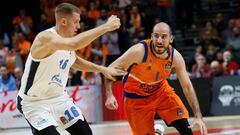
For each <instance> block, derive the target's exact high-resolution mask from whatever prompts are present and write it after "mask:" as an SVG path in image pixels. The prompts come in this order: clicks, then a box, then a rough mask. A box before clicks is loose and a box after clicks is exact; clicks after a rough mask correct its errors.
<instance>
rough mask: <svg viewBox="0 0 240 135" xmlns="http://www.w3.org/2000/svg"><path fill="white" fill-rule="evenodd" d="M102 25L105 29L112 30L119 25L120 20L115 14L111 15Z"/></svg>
mask: <svg viewBox="0 0 240 135" xmlns="http://www.w3.org/2000/svg"><path fill="white" fill-rule="evenodd" d="M104 26H105V27H106V29H107V31H113V30H116V29H118V28H119V27H120V26H121V22H120V19H119V18H118V17H117V16H116V15H111V16H110V17H109V18H108V20H107V22H106V23H105V24H104Z"/></svg>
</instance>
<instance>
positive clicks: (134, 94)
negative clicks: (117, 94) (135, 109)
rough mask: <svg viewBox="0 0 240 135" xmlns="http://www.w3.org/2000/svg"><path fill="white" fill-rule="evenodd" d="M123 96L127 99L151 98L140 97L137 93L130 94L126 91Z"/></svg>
mask: <svg viewBox="0 0 240 135" xmlns="http://www.w3.org/2000/svg"><path fill="white" fill-rule="evenodd" d="M123 95H124V96H125V97H127V98H146V97H149V96H140V95H138V94H136V93H128V92H126V91H124V93H123Z"/></svg>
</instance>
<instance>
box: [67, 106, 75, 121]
mask: <svg viewBox="0 0 240 135" xmlns="http://www.w3.org/2000/svg"><path fill="white" fill-rule="evenodd" d="M64 114H65V115H66V116H67V118H68V121H71V120H73V118H74V117H78V116H79V113H78V111H77V110H76V108H75V106H72V107H71V108H70V110H66V111H65V112H64Z"/></svg>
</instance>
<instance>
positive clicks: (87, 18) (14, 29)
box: [0, 0, 240, 135]
mask: <svg viewBox="0 0 240 135" xmlns="http://www.w3.org/2000/svg"><path fill="white" fill-rule="evenodd" d="M60 2H70V3H73V4H75V5H77V6H78V7H79V8H80V9H81V22H80V24H81V28H80V30H79V32H82V31H85V30H88V29H91V28H93V27H96V26H98V25H101V24H103V23H104V22H105V21H106V20H107V17H108V16H110V15H111V14H116V15H118V17H120V19H121V23H122V25H121V28H120V29H119V30H117V31H115V32H111V33H108V34H106V35H104V36H102V37H100V38H99V39H97V40H95V41H94V42H92V43H91V45H89V46H88V47H87V48H84V49H82V50H78V54H79V55H80V56H81V57H83V58H85V59H87V60H89V61H93V62H94V63H97V64H100V65H105V66H108V65H109V64H110V63H111V62H112V61H114V60H115V59H116V58H117V57H118V56H120V55H121V54H122V53H124V52H125V51H126V50H127V49H128V48H129V47H130V46H131V45H132V44H134V43H136V42H138V41H141V40H143V39H146V38H150V34H151V31H152V27H153V25H154V24H155V23H157V22H160V21H164V22H167V23H168V24H169V25H170V26H171V27H172V28H173V34H174V36H175V40H174V43H173V46H174V47H175V48H176V49H177V50H178V51H179V52H180V53H181V54H182V55H183V56H184V59H185V61H186V66H187V70H188V73H189V76H190V77H191V80H192V82H193V85H194V87H195V89H196V93H197V96H198V99H199V103H200V107H201V110H202V113H203V116H204V120H206V122H207V126H208V128H209V132H210V134H216V135H217V134H218V135H219V134H224V135H240V117H239V114H240V68H239V64H240V0H21V1H20V0H8V1H4V2H3V3H5V4H1V6H0V65H1V68H0V78H2V77H3V76H8V77H7V78H9V80H5V81H8V82H9V88H8V89H3V87H1V86H2V85H3V84H2V83H3V80H2V79H1V80H0V135H23V134H24V135H28V134H31V132H30V128H29V127H28V125H27V123H26V121H25V120H24V119H23V117H22V116H21V115H20V113H19V112H18V110H17V109H16V104H15V97H16V94H17V89H18V88H19V86H20V79H21V76H22V72H23V70H24V63H25V60H26V57H27V55H28V53H29V49H30V47H31V43H32V42H33V39H34V37H35V36H36V34H37V33H39V32H40V31H42V30H45V29H47V28H50V27H52V26H54V24H55V22H54V8H55V5H57V4H58V3H60ZM2 65H6V66H7V69H5V68H3V66H2ZM10 78H11V79H10ZM118 80H119V81H117V82H116V83H115V84H113V87H114V94H115V96H116V98H117V100H118V102H119V106H120V107H119V109H118V110H116V111H109V110H107V109H106V107H105V106H104V102H105V93H104V92H105V90H104V87H103V85H102V77H101V75H100V74H98V73H86V72H79V71H74V70H71V73H70V74H69V80H68V88H67V90H68V92H69V94H70V95H71V96H72V97H73V99H74V101H75V102H76V104H77V105H78V106H79V107H80V108H81V110H82V111H83V113H84V115H85V116H86V118H87V120H88V121H89V123H91V127H92V128H93V131H94V134H96V135H109V134H116V135H130V134H131V132H130V128H129V126H128V124H127V122H126V117H125V115H124V113H123V108H122V105H123V104H122V97H123V93H122V86H121V78H118ZM169 83H170V84H171V86H173V87H174V88H175V90H176V93H178V94H179V96H180V97H181V98H182V99H183V101H184V103H185V105H186V106H187V108H188V109H190V107H189V105H188V104H187V102H186V100H185V97H184V95H183V93H182V90H181V87H180V85H179V82H178V81H177V78H176V75H175V74H171V76H170V77H169ZM13 85H14V86H13ZM190 114H191V116H192V112H191V110H190ZM190 121H191V119H190ZM156 123H163V121H161V118H159V117H158V116H156ZM195 131H196V132H195V134H199V132H198V129H196V130H195ZM166 133H167V134H168V135H174V134H176V132H175V130H174V129H172V128H167V130H166ZM63 134H65V133H63Z"/></svg>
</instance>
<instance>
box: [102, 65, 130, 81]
mask: <svg viewBox="0 0 240 135" xmlns="http://www.w3.org/2000/svg"><path fill="white" fill-rule="evenodd" d="M102 74H103V75H104V76H105V77H106V78H108V79H110V80H112V81H116V79H115V78H114V76H123V75H124V74H125V71H124V70H123V69H122V68H117V67H107V68H104V70H103V71H102Z"/></svg>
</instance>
